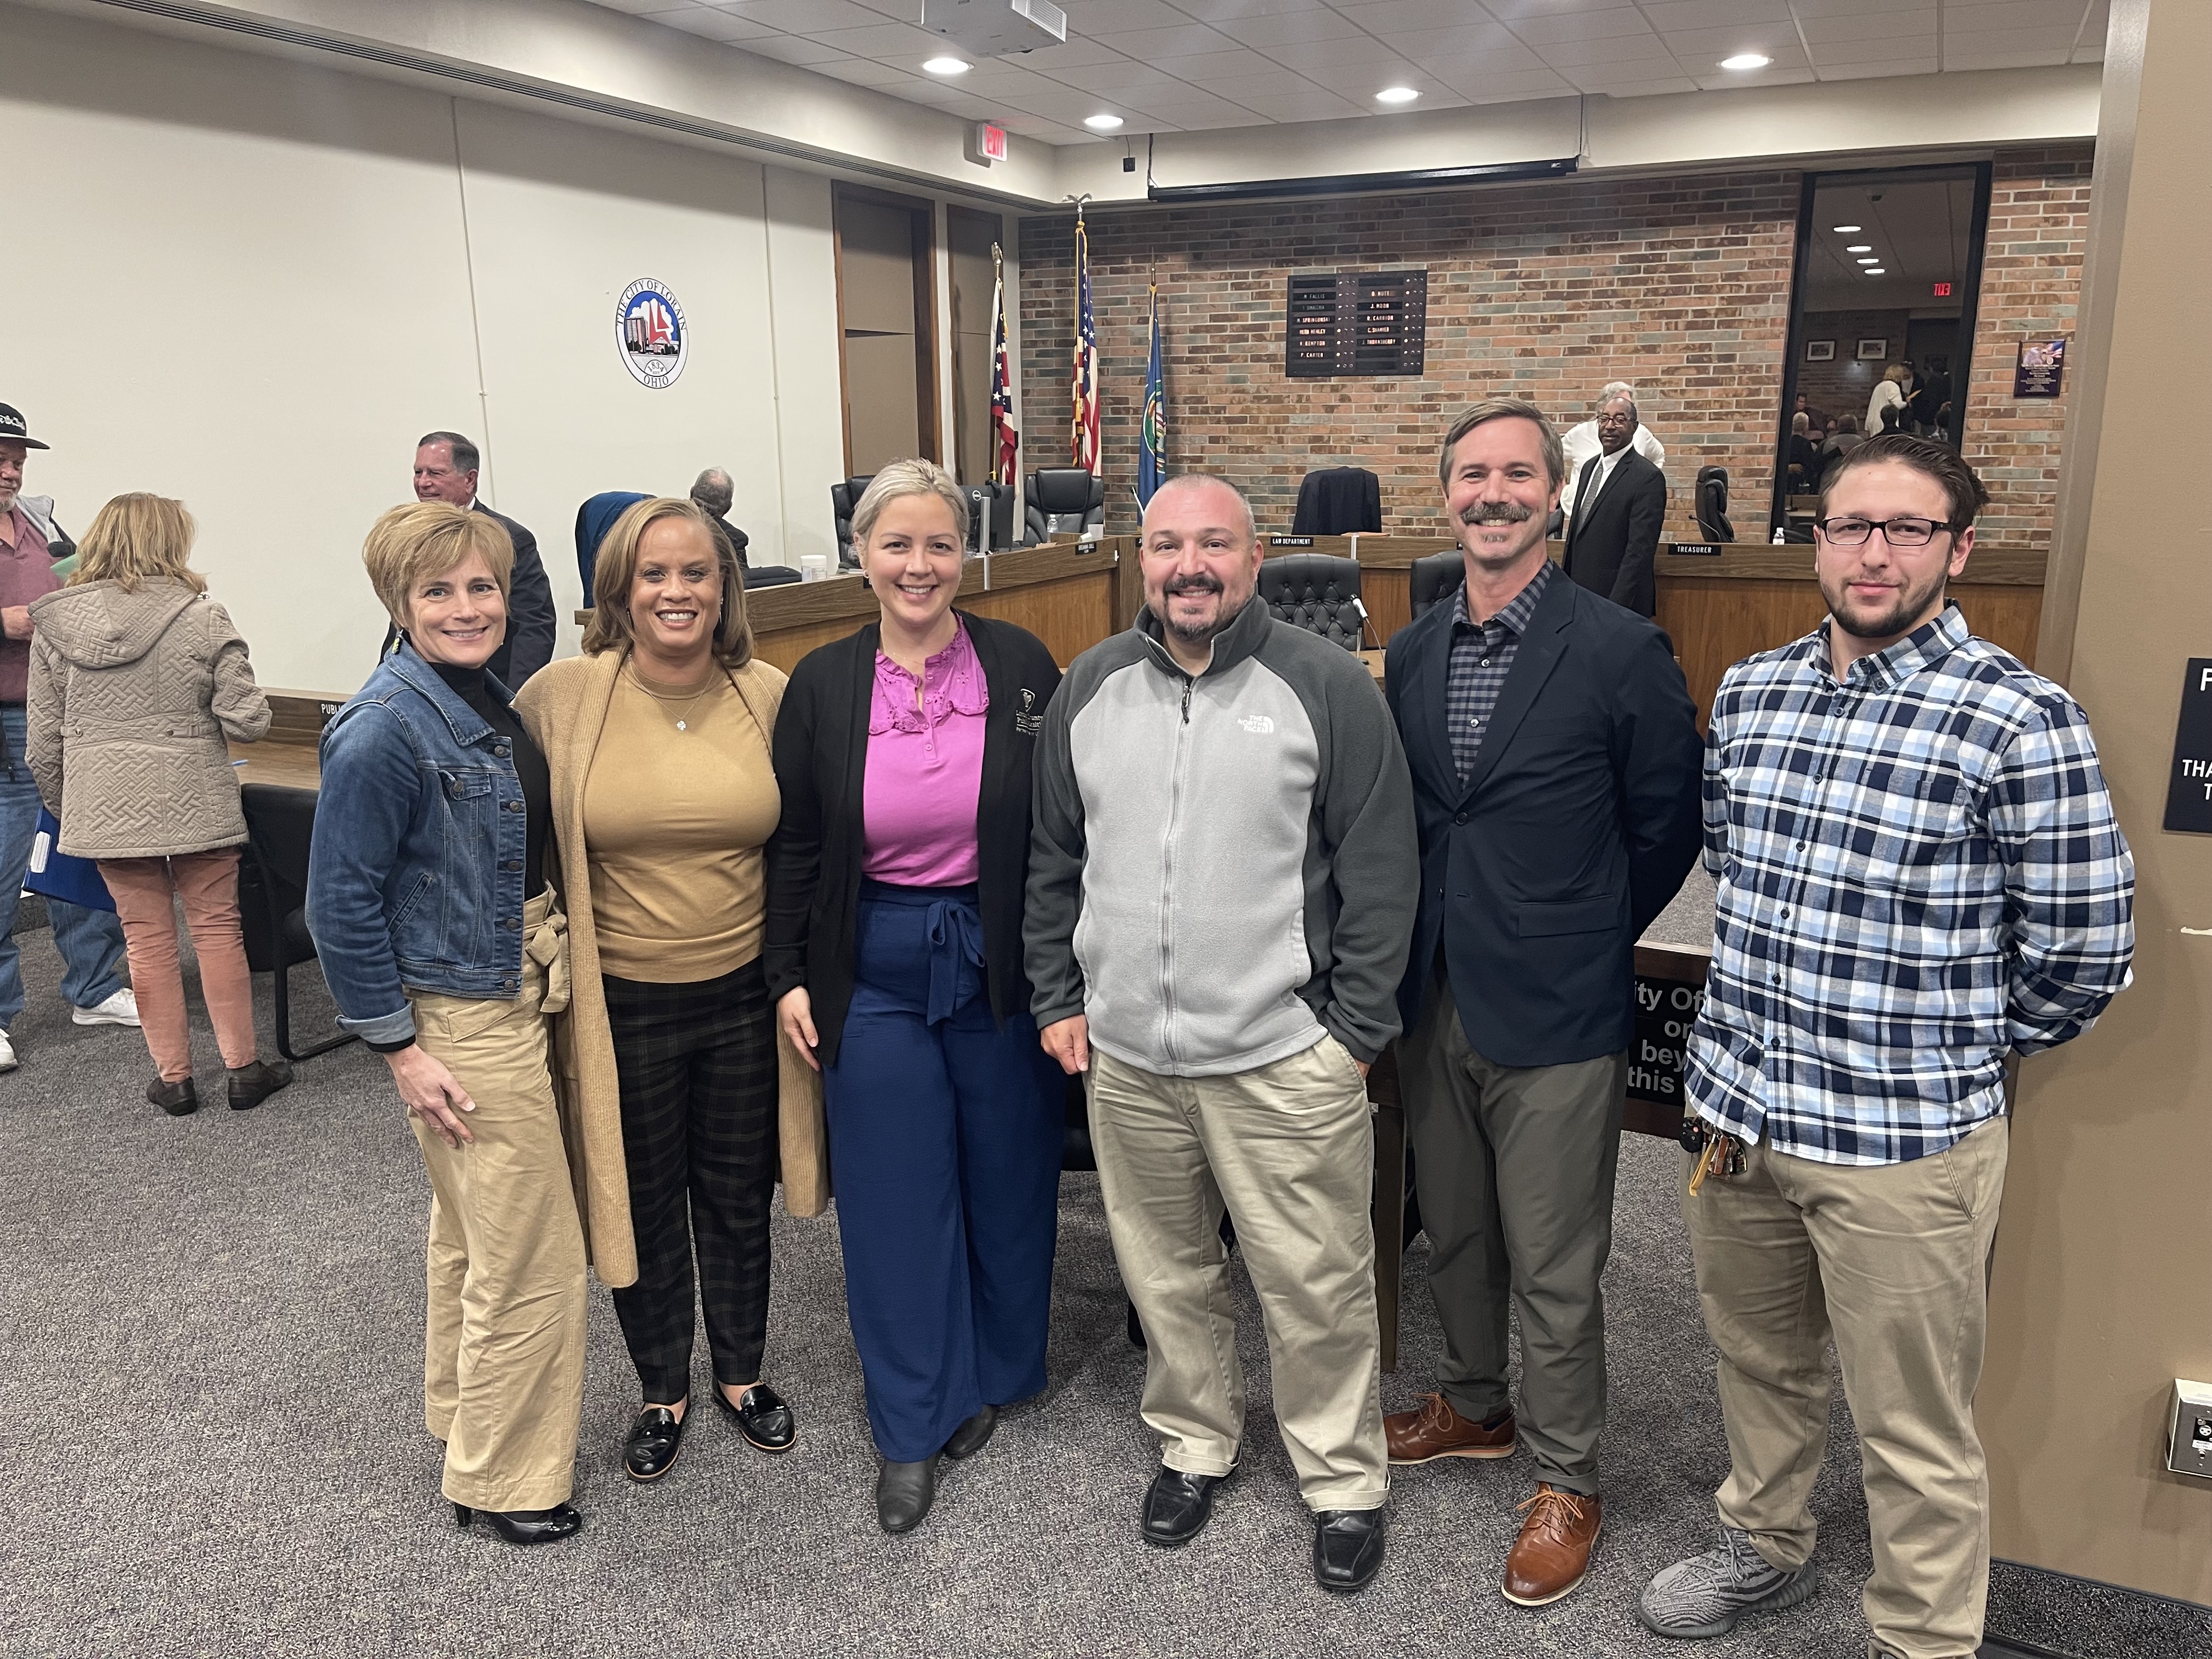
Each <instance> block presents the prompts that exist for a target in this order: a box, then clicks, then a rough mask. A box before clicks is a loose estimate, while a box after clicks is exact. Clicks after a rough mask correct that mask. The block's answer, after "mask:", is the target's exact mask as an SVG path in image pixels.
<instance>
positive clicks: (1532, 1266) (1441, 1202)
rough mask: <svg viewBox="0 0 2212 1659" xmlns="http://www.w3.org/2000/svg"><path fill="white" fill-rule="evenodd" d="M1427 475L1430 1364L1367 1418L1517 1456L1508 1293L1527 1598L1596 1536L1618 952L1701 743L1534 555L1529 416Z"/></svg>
mask: <svg viewBox="0 0 2212 1659" xmlns="http://www.w3.org/2000/svg"><path fill="white" fill-rule="evenodd" d="M1631 459H1638V458H1635V457H1632V458H1631ZM1440 470H1441V472H1442V475H1443V487H1444V502H1445V506H1446V508H1447V510H1448V511H1449V514H1450V519H1451V524H1452V527H1453V529H1454V530H1455V531H1456V532H1458V535H1459V540H1460V546H1461V548H1462V550H1463V552H1464V553H1465V556H1466V559H1467V581H1466V585H1465V586H1462V588H1461V589H1460V591H1459V592H1458V594H1457V595H1456V596H1455V598H1454V599H1452V600H1451V601H1450V602H1449V603H1448V604H1440V605H1434V606H1431V608H1430V609H1429V610H1428V611H1425V612H1424V613H1422V615H1421V617H1420V618H1419V621H1417V622H1414V623H1412V624H1411V625H1410V626H1408V627H1406V628H1403V629H1400V630H1399V631H1398V633H1397V634H1396V635H1395V637H1393V638H1392V640H1391V641H1390V646H1389V659H1388V662H1387V669H1388V671H1387V673H1386V675H1385V677H1384V684H1385V686H1386V688H1387V696H1388V698H1389V704H1390V708H1391V713H1392V714H1393V715H1394V716H1395V719H1396V721H1397V726H1398V732H1399V735H1400V736H1401V738H1403V739H1404V742H1405V747H1406V758H1407V764H1408V766H1409V767H1410V769H1411V770H1412V773H1413V812H1414V819H1415V823H1416V827H1417V829H1418V830H1419V836H1420V857H1421V878H1420V894H1419V911H1418V912H1417V914H1416V915H1415V918H1414V922H1413V951H1412V954H1411V956H1410V957H1409V958H1408V960H1407V972H1406V978H1405V981H1404V982H1403V983H1402V985H1401V987H1400V989H1399V993H1398V1008H1399V1013H1400V1017H1401V1018H1402V1019H1403V1021H1404V1023H1405V1029H1406V1033H1407V1035H1406V1039H1405V1041H1404V1042H1402V1043H1401V1044H1400V1047H1399V1077H1400V1079H1401V1084H1402V1085H1403V1088H1404V1091H1405V1101H1406V1125H1407V1129H1408V1130H1409V1131H1410V1132H1411V1133H1412V1135H1413V1147H1414V1152H1415V1158H1414V1169H1415V1179H1416V1181H1417V1182H1418V1183H1419V1195H1420V1203H1421V1220H1422V1224H1423V1225H1424V1227H1425V1230H1426V1231H1427V1232H1428V1235H1429V1243H1430V1246H1431V1251H1432V1255H1431V1267H1430V1269H1429V1288H1430V1289H1431V1291H1432V1292H1433V1293H1434V1294H1435V1297H1436V1303H1437V1316H1438V1317H1439V1318H1440V1319H1441V1321H1442V1322H1443V1329H1444V1360H1443V1367H1442V1371H1441V1375H1440V1376H1438V1378H1437V1383H1438V1385H1439V1390H1440V1391H1439V1392H1438V1393H1436V1394H1432V1395H1429V1396H1427V1398H1426V1400H1425V1402H1424V1403H1423V1404H1422V1405H1421V1406H1420V1407H1419V1408H1417V1409H1416V1410H1413V1411H1409V1412H1401V1413H1396V1414H1395V1415H1393V1416H1390V1417H1387V1418H1385V1419H1383V1432H1384V1435H1385V1437H1386V1439H1387V1442H1388V1443H1389V1451H1390V1461H1391V1462H1392V1463H1394V1464H1413V1463H1427V1462H1432V1461H1434V1460H1436V1459H1438V1458H1454V1457H1470V1458H1492V1457H1508V1456H1510V1455H1512V1453H1513V1451H1514V1449H1515V1443H1516V1419H1515V1415H1514V1410H1513V1404H1512V1401H1511V1399H1510V1396H1509V1395H1508V1394H1507V1392H1506V1386H1505V1353H1506V1348H1505V1333H1506V1314H1507V1310H1508V1305H1509V1301H1510V1305H1511V1307H1512V1309H1513V1310H1515V1311H1516V1312H1517V1313H1518V1315H1519V1316H1520V1322H1521V1355H1522V1383H1521V1414H1520V1418H1519V1421H1518V1435H1519V1437H1525V1438H1526V1440H1527V1442H1528V1450H1529V1452H1530V1453H1531V1455H1533V1457H1534V1462H1535V1465H1536V1474H1537V1478H1538V1480H1539V1482H1540V1484H1539V1485H1538V1486H1537V1488H1536V1492H1535V1495H1534V1497H1532V1498H1529V1499H1528V1501H1527V1502H1526V1503H1524V1504H1522V1509H1523V1510H1526V1511H1527V1512H1528V1518H1527V1520H1526V1521H1525V1522H1523V1524H1522V1528H1521V1534H1520V1537H1519V1538H1518V1539H1517V1540H1516V1541H1515V1543H1514V1545H1513V1547H1512V1550H1511V1552H1510V1553H1509V1554H1508V1555H1507V1557H1506V1559H1505V1572H1504V1583H1503V1584H1502V1586H1501V1588H1502V1589H1504V1593H1505V1595H1506V1597H1507V1599H1508V1600H1510V1601H1516V1602H1518V1603H1520V1604H1521V1605H1522V1606H1524V1607H1541V1606H1543V1605H1544V1604H1545V1603H1547V1602H1549V1601H1557V1600H1559V1598H1560V1597H1561V1596H1563V1595H1568V1594H1569V1593H1570V1592H1571V1591H1572V1590H1573V1589H1575V1587H1576V1586H1577V1585H1578V1584H1580V1583H1582V1581H1583V1574H1584V1572H1585V1571H1586V1570H1587V1569H1588V1566H1589V1554H1590V1549H1591V1547H1592V1546H1593V1545H1594V1544H1595V1543H1596V1541H1597V1534H1598V1526H1599V1521H1600V1518H1601V1508H1600V1504H1601V1500H1600V1498H1599V1496H1598V1486H1599V1479H1598V1475H1599V1469H1598V1442H1599V1440H1600V1438H1601V1435H1602V1433H1603V1431H1604V1428H1605V1307H1604V1304H1603V1302H1602V1301H1601V1300H1600V1298H1599V1295H1598V1275H1599V1274H1600V1273H1601V1272H1603V1271H1604V1268H1605V1261H1606V1257H1607V1255H1608V1254H1609V1253H1610V1251H1611V1249H1612V1245H1613V1171H1614V1169H1615V1166H1616V1164H1618V1162H1619V1159H1620V1120H1621V1105H1622V1099H1623V1092H1622V1091H1623V1088H1624V1085H1626V1080H1627V1072H1628V1045H1629V1040H1630V1036H1631V1035H1632V1025H1633V1023H1634V1018H1633V1012H1632V1011H1633V1006H1634V1000H1635V994H1634V970H1633V963H1634V948H1635V944H1636V940H1637V938H1638V935H1639V934H1641V933H1643V931H1644V928H1645V927H1647V926H1648V925H1650V921H1651V920H1652V918H1653V917H1655V916H1656V915H1658V914H1659V912H1660V911H1661V910H1662V908H1665V906H1666V904H1667V902H1668V900H1670V899H1672V898H1673V897H1674V894H1675V891H1676V890H1677V889H1679V888H1680V886H1681V884H1682V878H1683V877H1684V876H1685V875H1686V874H1687V873H1688V872H1689V869H1690V866H1691V865H1692V862H1694V861H1695V860H1696V859H1697V856H1698V850H1699V835H1700V831H1701V826H1702V817H1701V809H1700V805H1699V766H1700V758H1701V756H1700V745H1699V739H1698V727H1697V717H1696V711H1695V710H1694V709H1693V708H1692V705H1691V702H1690V694H1689V691H1688V690H1687V688H1686V687H1685V685H1684V684H1683V683H1682V671H1681V669H1680V667H1678V666H1677V665H1675V662H1674V654H1673V651H1672V649H1671V647H1669V646H1668V642H1667V636H1666V635H1664V634H1662V633H1661V632H1660V631H1659V629H1656V628H1655V627H1654V626H1652V624H1651V623H1648V622H1646V621H1644V619H1643V618H1642V617H1636V616H1632V615H1631V614H1630V613H1629V612H1627V611H1624V610H1622V609H1621V608H1620V606H1618V605H1608V604H1607V603H1606V602H1605V601H1604V600H1602V599H1596V598H1594V597H1593V596H1591V595H1590V594H1589V593H1587V592H1584V591H1583V589H1582V588H1581V587H1580V586H1577V584H1576V583H1574V582H1573V581H1571V580H1568V579H1567V578H1566V577H1565V575H1564V574H1562V573H1561V572H1560V571H1559V570H1558V569H1556V568H1553V565H1552V564H1551V562H1549V560H1547V558H1546V556H1545V552H1544V521H1545V518H1546V516H1547V514H1548V513H1549V512H1550V511H1551V508H1552V504H1553V502H1554V501H1557V500H1558V499H1559V484H1560V483H1561V480H1562V478H1563V477H1564V476H1565V463H1564V460H1563V459H1562V456H1561V453H1560V447H1559V439H1558V438H1557V437H1555V436H1554V435H1553V432H1552V428H1551V426H1550V424H1549V423H1548V422H1546V420H1545V419H1544V416H1543V415H1542V414H1541V412H1540V411H1539V410H1537V408H1536V407H1535V405H1534V404H1527V403H1522V402H1521V401H1519V400H1518V399H1516V398H1492V399H1491V400H1490V401H1489V402H1486V403H1480V404H1475V405H1474V408H1472V409H1470V410H1468V411H1467V412H1466V413H1465V414H1463V415H1462V416H1460V417H1459V419H1458V420H1457V421H1456V422H1454V423H1453V426H1452V428H1451V430H1450V432H1449V435H1447V436H1446V438H1445V440H1444V445H1443V458H1442V465H1441V469H1440ZM1611 488H1613V486H1609V487H1608V489H1607V493H1608V494H1609V493H1610V489H1611Z"/></svg>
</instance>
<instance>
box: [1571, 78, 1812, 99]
mask: <svg viewBox="0 0 2212 1659" xmlns="http://www.w3.org/2000/svg"><path fill="white" fill-rule="evenodd" d="M1806 78H1807V79H1808V80H1810V79H1811V78H1812V77H1811V76H1807V77H1806ZM1697 89H1698V83H1697V82H1695V81H1692V80H1688V79H1686V78H1682V77H1677V78H1676V79H1674V80H1671V81H1668V80H1660V81H1626V82H1620V83H1619V84H1617V85H1608V84H1607V83H1604V82H1593V83H1592V84H1591V85H1589V86H1587V87H1584V88H1583V91H1585V92H1601V93H1603V94H1605V95H1606V96H1607V97H1608V98H1656V97H1657V96H1659V95H1660V94H1662V93H1668V92H1695V91H1696V90H1697Z"/></svg>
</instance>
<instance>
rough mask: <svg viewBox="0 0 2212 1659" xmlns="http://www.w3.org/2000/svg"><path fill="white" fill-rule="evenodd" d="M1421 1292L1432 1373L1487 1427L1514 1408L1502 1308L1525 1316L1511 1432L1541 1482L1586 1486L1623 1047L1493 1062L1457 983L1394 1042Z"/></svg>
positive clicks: (1461, 1408) (1601, 1345)
mask: <svg viewBox="0 0 2212 1659" xmlns="http://www.w3.org/2000/svg"><path fill="white" fill-rule="evenodd" d="M1399 1060H1400V1070H1399V1076H1400V1078H1401V1080H1402V1081H1403V1083H1404V1085H1405V1091H1406V1128H1407V1133H1410V1134H1411V1135H1412V1137H1413V1178H1414V1181H1415V1182H1416V1184H1417V1186H1418V1188H1419V1197H1420V1200H1421V1226H1422V1229H1423V1231H1425V1232H1426V1233H1427V1234H1428V1236H1429V1247H1430V1255H1429V1291H1430V1293H1431V1295H1432V1296H1434V1297H1436V1303H1437V1319H1438V1321H1439V1322H1441V1323H1442V1324H1443V1330H1444V1362H1443V1367H1442V1369H1441V1370H1440V1371H1439V1373H1438V1375H1437V1385H1438V1387H1439V1388H1440V1389H1442V1390H1443V1396H1444V1398H1445V1399H1446V1400H1448V1401H1450V1402H1451V1407H1452V1409H1453V1410H1455V1411H1456V1412H1457V1413H1459V1414H1460V1415H1461V1416H1462V1417H1466V1418H1470V1419H1473V1420H1474V1421H1475V1422H1478V1423H1480V1422H1481V1421H1483V1420H1484V1419H1486V1418H1488V1417H1489V1416H1490V1415H1491V1414H1492V1413H1495V1412H1499V1411H1502V1410H1504V1408H1505V1407H1507V1406H1509V1405H1510V1404H1511V1403H1512V1401H1511V1400H1510V1398H1509V1397H1508V1395H1507V1393H1506V1389H1505V1358H1506V1346H1505V1341H1506V1337H1505V1332H1506V1318H1505V1314H1506V1309H1507V1306H1508V1304H1510V1305H1511V1306H1512V1307H1513V1308H1514V1309H1515V1310H1516V1311H1517V1312H1518V1313H1519V1314H1520V1316H1521V1409H1520V1412H1519V1414H1518V1422H1517V1424H1516V1427H1517V1429H1518V1431H1519V1434H1520V1437H1521V1438H1522V1440H1523V1441H1524V1442H1525V1443H1527V1445H1528V1450H1529V1452H1530V1454H1531V1455H1533V1456H1534V1459H1535V1463H1536V1478H1537V1479H1538V1480H1547V1481H1549V1482H1550V1483H1551V1484H1552V1485H1553V1486H1557V1487H1559V1489H1560V1490H1561V1491H1563V1492H1584V1493H1595V1492H1597V1490H1598V1487H1599V1482H1598V1442H1599V1440H1600V1438H1601V1437H1602V1436H1603V1434H1604V1432H1605V1385H1606V1372H1605V1298H1604V1297H1603V1296H1602V1295H1601V1294H1600V1292H1599V1290H1598V1277H1599V1275H1600V1274H1601V1273H1604V1271H1605V1263H1606V1258H1607V1256H1609V1255H1611V1254H1612V1253H1613V1177H1614V1174H1615V1172H1616V1171H1617V1170H1619V1168H1620V1117H1621V1103H1622V1099H1623V1095H1622V1088H1623V1085H1625V1084H1626V1081H1627V1073H1628V1055H1627V1053H1626V1050H1624V1051H1622V1052H1621V1053H1620V1054H1606V1055H1602V1056H1601V1057H1600V1058H1598V1059H1595V1060H1574V1061H1571V1062H1569V1063H1567V1064H1565V1065H1560V1066H1499V1065H1497V1064H1495V1063H1494V1062H1492V1061H1491V1060H1486V1059H1484V1058H1483V1056H1482V1055H1480V1054H1478V1053H1476V1052H1475V1050H1474V1048H1472V1047H1470V1046H1469V1045H1468V1040H1467V1032H1466V1030H1465V1028H1464V1027H1462V1025H1461V1024H1460V1018H1459V1008H1458V1006H1456V1005H1455V1003H1454V1002H1453V1000H1452V994H1451V986H1450V984H1449V981H1446V979H1445V978H1444V976H1443V975H1441V974H1439V975H1437V976H1436V977H1435V978H1434V979H1432V980H1431V982H1430V986H1429V994H1428V1004H1427V1010H1426V1012H1424V1013H1423V1014H1422V1016H1421V1018H1420V1022H1419V1024H1417V1025H1416V1026H1415V1027H1414V1028H1413V1031H1412V1032H1411V1033H1410V1034H1409V1035H1408V1036H1407V1038H1406V1040H1405V1042H1402V1043H1401V1044H1400V1045H1399Z"/></svg>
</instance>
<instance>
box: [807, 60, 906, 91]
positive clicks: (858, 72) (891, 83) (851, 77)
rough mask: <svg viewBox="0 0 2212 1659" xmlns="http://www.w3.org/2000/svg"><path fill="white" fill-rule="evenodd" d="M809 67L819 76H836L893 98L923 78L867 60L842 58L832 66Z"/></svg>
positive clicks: (895, 66) (894, 65) (813, 65)
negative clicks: (886, 93)
mask: <svg viewBox="0 0 2212 1659" xmlns="http://www.w3.org/2000/svg"><path fill="white" fill-rule="evenodd" d="M807 67H808V68H809V69H811V70H813V71H814V72H815V73H816V74H817V75H830V76H836V78H837V79H838V80H840V81H849V82H851V83H852V84H853V85H854V86H856V87H873V88H876V89H877V90H878V91H879V92H888V93H890V94H892V95H893V96H895V97H896V95H897V94H898V90H899V88H902V87H905V86H908V85H910V84H913V83H915V82H920V81H921V76H918V75H909V74H908V72H907V71H906V70H902V69H900V68H899V67H898V66H897V65H896V64H878V63H872V62H871V61H870V60H869V59H867V58H839V59H837V60H836V62H835V63H830V64H808V65H807Z"/></svg>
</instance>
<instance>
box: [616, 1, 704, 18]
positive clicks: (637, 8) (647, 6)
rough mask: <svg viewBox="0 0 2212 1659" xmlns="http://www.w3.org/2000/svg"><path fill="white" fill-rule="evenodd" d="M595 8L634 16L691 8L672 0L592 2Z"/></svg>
mask: <svg viewBox="0 0 2212 1659" xmlns="http://www.w3.org/2000/svg"><path fill="white" fill-rule="evenodd" d="M592 4H593V5H595V6H605V8H606V9H608V10H609V11H626V12H629V13H630V14H631V15H633V16H635V15H641V14H643V13H646V12H653V11H671V10H678V11H683V10H689V9H690V7H689V6H676V5H674V4H673V3H672V0H592Z"/></svg>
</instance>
